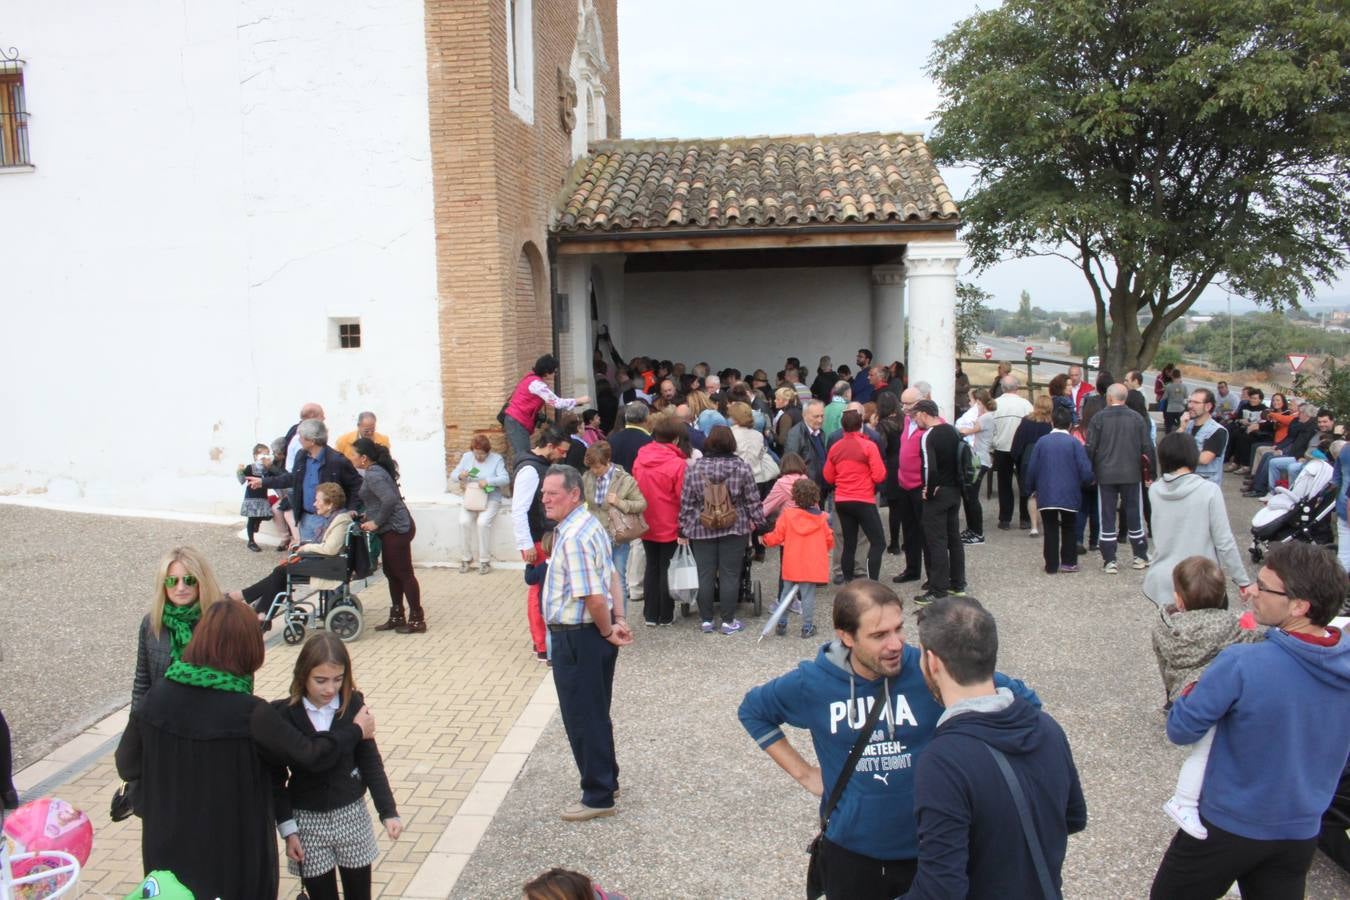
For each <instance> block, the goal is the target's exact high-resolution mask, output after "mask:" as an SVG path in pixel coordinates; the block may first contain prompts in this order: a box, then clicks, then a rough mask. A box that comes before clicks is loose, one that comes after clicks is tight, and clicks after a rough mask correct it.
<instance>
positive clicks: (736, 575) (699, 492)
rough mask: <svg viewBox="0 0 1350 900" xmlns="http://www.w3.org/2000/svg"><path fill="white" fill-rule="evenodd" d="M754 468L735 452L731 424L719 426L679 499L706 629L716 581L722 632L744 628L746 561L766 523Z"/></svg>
mask: <svg viewBox="0 0 1350 900" xmlns="http://www.w3.org/2000/svg"><path fill="white" fill-rule="evenodd" d="M760 503H761V501H760V498H759V489H758V488H756V487H755V473H754V471H753V470H752V469H751V468H750V466H749V464H747V463H746V462H745V460H743V459H741V458H740V457H738V456H737V455H736V438H735V436H734V435H732V433H731V429H730V428H728V427H727V426H725V425H717V426H715V427H714V428H713V429H712V430H711V431H710V432H708V437H707V440H705V441H704V442H703V458H702V459H696V460H694V461H693V462H692V463H690V465H689V471H688V473H687V474H686V475H685V478H684V489H683V493H682V495H681V498H680V529H679V539H678V540H679V542H680V543H681V544H687V545H689V547H690V548H691V549H692V550H693V552H694V560H695V562H697V563H698V611H699V617H700V618H701V619H702V623H703V624H702V627H703V633H704V634H711V633H712V632H713V630H714V629H713V584H714V580H715V581H716V585H717V601H718V608H719V610H720V612H721V618H722V633H723V634H735V633H736V632H738V631H740V630H741V628H742V627H743V626H742V625H741V623H740V620H739V619H737V618H736V600H737V598H738V596H739V594H740V583H741V566H742V565H744V563H745V553H746V547H747V545H748V544H749V535H750V533H751V532H752V531H754V530H755V529H757V528H759V527H760V526H761V525H763V524H764V510H763V508H762V506H761V505H760Z"/></svg>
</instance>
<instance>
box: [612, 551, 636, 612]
mask: <svg viewBox="0 0 1350 900" xmlns="http://www.w3.org/2000/svg"><path fill="white" fill-rule="evenodd" d="M632 549H633V545H632V544H631V543H628V544H619V543H616V544H615V545H614V555H613V556H611V557H610V559H611V560H612V561H613V562H614V568H615V569H616V570H618V573H619V586H620V589H621V590H622V591H623V598H622V600H623V604H622V605H623V615H624V618H627V617H628V552H629V551H630V550H632Z"/></svg>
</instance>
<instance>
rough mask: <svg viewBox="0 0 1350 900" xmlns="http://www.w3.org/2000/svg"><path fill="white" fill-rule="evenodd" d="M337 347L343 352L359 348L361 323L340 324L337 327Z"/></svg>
mask: <svg viewBox="0 0 1350 900" xmlns="http://www.w3.org/2000/svg"><path fill="white" fill-rule="evenodd" d="M338 346H339V347H341V348H342V349H343V350H359V349H360V348H361V323H360V322H342V323H340V324H339V325H338Z"/></svg>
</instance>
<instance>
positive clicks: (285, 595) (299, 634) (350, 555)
mask: <svg viewBox="0 0 1350 900" xmlns="http://www.w3.org/2000/svg"><path fill="white" fill-rule="evenodd" d="M379 555H380V539H379V538H378V537H376V536H375V535H372V534H367V533H366V532H364V531H362V530H361V528H360V526H359V525H358V524H357V523H356V522H353V523H352V524H351V526H350V527H349V528H348V529H347V546H346V547H345V548H344V549H343V551H342V552H341V553H339V554H338V555H337V556H302V557H300V558H299V559H298V560H297V561H296V562H295V563H293V564H292V565H289V566H287V567H286V590H284V591H282V592H281V593H278V594H277V595H276V596H275V597H273V598H272V603H271V606H270V607H269V608H268V610H267V619H268V621H271V620H272V619H273V618H274V617H276V616H280V617H281V621H282V623H283V627H282V632H281V637H282V639H283V640H284V641H285V642H286V643H288V644H298V643H300V642H301V641H303V640H304V639H305V629H306V628H326V629H328V630H329V631H330V632H332V633H333V634H335V635H337V636H338V637H339V638H341V639H342V640H344V641H348V642H350V641H354V640H356V639H357V638H359V637H360V636H361V632H362V631H363V630H364V629H365V614H364V611H363V609H362V606H361V598H360V597H358V596H356V594H355V593H354V592H353V591H352V581H353V580H357V579H368V578H370V576H371V575H373V574H374V573H375V570H376V569H377V568H378V566H379ZM309 584H314V586H315V587H316V588H317V590H315V591H313V592H312V593H310V594H308V595H306V596H305V597H304V598H303V599H298V598H297V596H296V590H295V589H296V587H297V586H300V585H309Z"/></svg>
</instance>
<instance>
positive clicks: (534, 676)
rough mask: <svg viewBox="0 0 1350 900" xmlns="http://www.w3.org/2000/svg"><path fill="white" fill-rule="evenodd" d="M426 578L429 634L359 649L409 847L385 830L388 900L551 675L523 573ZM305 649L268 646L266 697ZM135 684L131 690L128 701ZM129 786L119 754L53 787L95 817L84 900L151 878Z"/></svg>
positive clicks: (285, 889)
mask: <svg viewBox="0 0 1350 900" xmlns="http://www.w3.org/2000/svg"><path fill="white" fill-rule="evenodd" d="M419 579H420V581H421V583H422V589H423V596H424V602H425V605H426V608H427V616H428V623H429V626H430V630H429V632H428V633H427V634H425V635H415V636H413V635H396V634H392V633H385V634H376V633H374V632H368V633H366V634H365V635H363V636H362V637H361V638H360V640H358V641H356V642H355V643H353V644H352V645H351V651H352V656H353V661H352V665H353V669H354V670H355V672H354V674H355V675H356V678H357V683H358V684H359V685H360V687H361V690H362V691H363V692H364V693H365V694H366V696H367V697H368V698H369V701H370V704H371V708H372V709H373V710H374V712H375V715H376V720H377V723H378V732H377V735H376V740H377V742H378V743H379V745H380V750H381V753H382V754H383V756H384V760H385V768H386V771H387V772H388V774H389V780H390V783H391V784H392V786H393V789H394V795H395V799H396V800H397V802H398V805H399V812H400V814H401V816H402V818H403V823H404V827H405V831H404V834H403V836H402V838H401V839H400V840H398V841H397V842H391V841H389V840H388V838H386V837H385V836H384V835H383V832H382V831H380V832H378V833H379V843H380V850H381V855H380V859H379V861H378V863H377V864H376V867H375V872H374V882H375V896H376V897H384V898H394V897H403V896H407V895H408V893H409V890H410V883H411V882H412V880H413V877H414V875H415V873H417V871H418V869H419V868H420V867H421V866H422V863H423V862H424V861H425V860H426V859H427V858H428V856H429V855H430V854H431V853H432V851H433V850H434V849H436V845H437V842H438V840H440V839H441V836H442V833H443V832H444V831H445V828H446V826H447V825H448V824H449V823H450V820H451V818H452V817H453V816H454V815H455V813H456V812H458V811H459V809H460V806H461V804H462V803H463V802H464V801H465V799H466V798H467V797H468V796H469V794H470V791H471V789H473V788H474V786H475V784H477V783H479V781H480V776H482V777H484V778H486V776H484V772H485V767H486V766H487V764H488V762H489V760H491V759H492V758H493V754H494V753H495V752H497V751H498V749H499V748H500V747H501V746H502V741H503V738H504V737H505V736H506V735H507V732H508V731H509V730H510V729H511V725H512V723H514V722H516V720H517V719H518V718H519V717H520V715H521V712H522V710H524V709H525V705H526V703H527V701H528V700H529V699H530V696H531V695H532V694H533V693H534V691H535V689H536V687H537V686H538V684H539V682H540V681H541V680H542V679H543V677H544V675H545V672H546V670H545V668H544V667H543V666H542V665H540V664H539V663H538V662H537V661H535V659H534V655H533V653H532V652H529V651H528V646H527V645H528V638H527V637H526V636H525V622H524V619H525V616H524V607H523V604H522V603H521V597H522V593H521V588H522V586H523V585H522V584H521V581H520V573H519V572H512V571H502V572H495V573H493V574H491V575H488V576H479V575H477V574H474V575H463V576H461V575H459V574H457V573H454V574H452V573H450V572H448V571H444V570H437V571H422V572H420V573H419ZM366 599H367V604H366V605H367V608H368V609H369V610H370V611H371V612H372V617H371V618H372V620H373V621H376V622H378V621H383V618H384V617H383V615H382V613H381V612H380V610H381V608H382V607H383V608H387V606H386V602H387V594H385V593H384V588H383V585H380V586H377V587H372V588H371V590H370V591H369V594H368V596H367V598H366ZM298 652H299V648H298V647H288V646H286V645H285V644H281V643H277V644H275V645H273V646H270V647H269V648H268V654H267V662H266V664H265V666H264V667H263V670H262V671H261V672H260V673H259V675H258V678H257V681H256V685H255V691H256V693H257V694H258V695H259V696H262V697H280V696H284V695H285V693H286V690H287V688H288V686H289V684H290V678H291V670H292V667H293V666H294V664H295V657H296V655H297V653H298ZM129 679H130V676H129V675H128V678H127V680H126V683H125V685H126V686H125V687H123V688H122V690H123V700H124V701H125V700H126V699H127V697H128V696H129V693H130V680H129ZM120 683H121V682H119V684H120ZM6 684H9V682H8V681H6ZM6 690H7V691H8V689H6ZM52 693H55V692H54V691H53V692H52ZM120 726H121V721H120V720H116V719H115V720H113V721H111V722H109V723H107V726H106V727H105V728H104V729H103V730H104V731H105V732H106V733H107V734H108V735H109V736H111V740H112V741H113V742H115V739H116V738H115V736H116V735H117V734H119V733H120ZM85 738H90V739H91V740H93V743H94V744H95V745H97V744H100V743H102V744H104V745H105V746H107V744H108V741H106V740H102V741H101V740H99V739H97V738H93V736H85V737H82V738H80V739H79V740H85ZM45 765H46V763H41V764H39V766H45ZM31 771H32V770H31V769H30V772H31ZM118 783H119V780H118V778H117V775H116V772H115V769H114V766H113V760H112V755H111V752H110V751H109V752H105V753H103V754H102V755H101V756H100V757H99V758H98V759H97V762H96V764H94V765H93V767H92V768H89V769H87V770H86V771H84V772H83V773H82V774H81V775H79V776H78V777H77V778H75V779H74V780H73V781H70V782H69V783H66V784H64V785H62V786H60V787H58V788H56V789H54V790H53V791H52V793H53V794H55V795H57V796H60V797H62V798H64V799H66V800H69V801H70V802H72V803H73V804H75V806H77V807H78V808H81V809H84V810H85V811H86V812H88V813H89V814H90V818H91V819H92V820H93V821H94V827H95V839H94V851H93V854H92V856H91V857H90V860H89V864H88V866H87V867H86V868H85V871H84V873H83V876H82V878H81V881H80V886H81V888H82V894H81V896H84V897H89V898H95V897H100V898H102V897H115V898H120V897H123V896H125V895H126V893H127V892H128V891H129V890H131V889H132V888H133V887H134V886H135V884H136V883H137V881H139V880H140V877H141V875H140V874H139V870H140V861H141V860H140V820H139V819H136V818H134V817H133V818H131V819H128V820H127V821H125V822H121V823H117V824H113V823H111V822H109V821H108V819H107V809H108V800H109V799H110V797H111V796H112V792H113V790H114V789H115V788H116V787H117V785H118ZM503 787H504V786H503ZM23 789H24V785H23V784H20V790H21V792H22V791H23ZM368 805H369V801H368ZM371 815H372V818H373V817H374V815H375V814H374V808H373V805H372V806H371ZM297 887H298V885H297V883H296V881H295V879H292V878H290V877H289V876H286V875H283V877H282V885H281V896H283V897H285V896H294V895H295V894H296V891H297Z"/></svg>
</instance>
